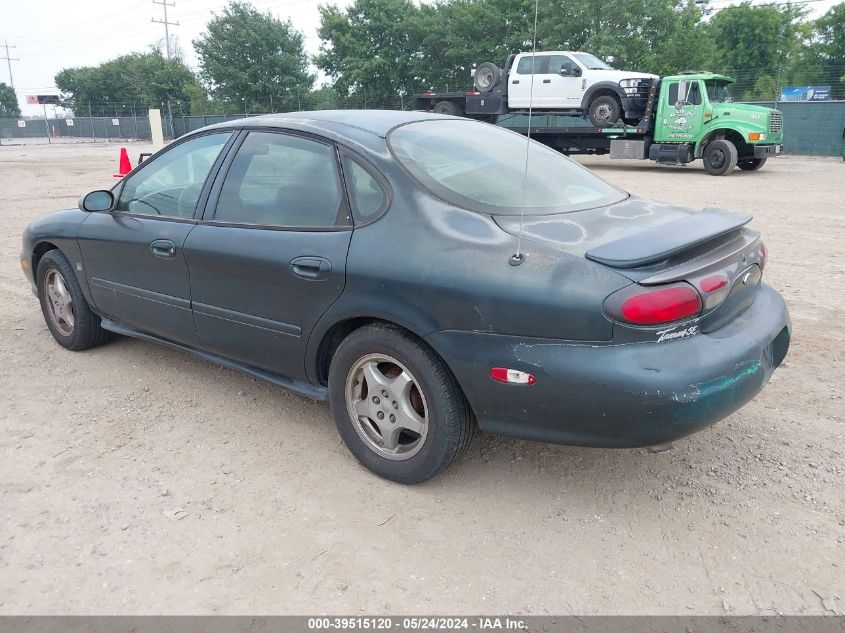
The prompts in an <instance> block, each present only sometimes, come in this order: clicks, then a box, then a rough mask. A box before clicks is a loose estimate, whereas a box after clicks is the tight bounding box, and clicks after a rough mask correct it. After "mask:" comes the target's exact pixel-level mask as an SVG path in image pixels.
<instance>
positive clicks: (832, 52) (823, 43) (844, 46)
mask: <svg viewBox="0 0 845 633" xmlns="http://www.w3.org/2000/svg"><path fill="white" fill-rule="evenodd" d="M813 32H814V35H815V36H816V38H817V45H816V46H815V48H816V50H818V52H819V57H820V59H821V61H822V63H825V64H830V65H831V66H834V67H838V69H839V70H840V71H841V70H843V69H845V3H840V4H837V5H836V6H834V7H832V8H831V9H830V10H829V11H828V12H827V13H825V14H824V15H823V16H822V17H820V18H819V19H818V20H816V21H815V22H814V23H813Z"/></svg>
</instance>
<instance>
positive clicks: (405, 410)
mask: <svg viewBox="0 0 845 633" xmlns="http://www.w3.org/2000/svg"><path fill="white" fill-rule="evenodd" d="M329 402H330V404H331V408H332V414H333V415H334V419H335V424H336V425H337V430H338V432H339V433H340V436H341V438H342V439H343V442H344V443H345V444H346V446H347V448H348V449H349V451H350V452H351V453H352V454H353V455H354V456H355V458H356V459H357V460H358V461H359V462H360V463H361V464H362V465H364V466H365V467H367V468H368V469H369V470H371V471H372V472H374V473H375V474H376V475H378V476H380V477H383V478H385V479H389V480H390V481H395V482H398V483H402V484H417V483H421V482H423V481H426V480H428V479H431V478H432V477H435V476H436V475H438V474H440V473H441V472H443V471H444V470H445V469H446V468H448V467H449V466H450V465H451V464H453V463H454V462H455V461H457V460H458V459H459V458H460V457H461V455H463V454H464V452H465V451H466V449H467V446H469V443H470V441H471V439H472V435H473V432H474V429H475V420H474V417H473V415H472V411H471V409H470V407H469V403H468V402H467V400H466V398H465V397H464V395H463V392H462V391H461V388H460V386H459V385H458V383H457V381H456V380H455V377H454V376H453V375H452V373H451V371H449V368H448V367H446V365H445V364H444V363H443V361H442V360H441V359H440V357H439V356H437V354H435V353H434V351H432V350H431V348H429V347H428V346H427V345H426V344H425V343H424V342H422V341H421V340H420V339H418V338H416V337H415V336H413V335H411V334H410V333H409V332H407V331H406V330H403V329H402V328H399V327H396V326H393V325H388V324H374V325H369V326H365V327H362V328H360V329H358V330H355V331H354V332H353V333H352V334H350V335H349V336H348V337H347V338H345V339H344V340H343V341H342V342H341V344H340V345H339V346H338V348H337V351H336V352H335V354H334V357H333V358H332V361H331V366H330V368H329Z"/></svg>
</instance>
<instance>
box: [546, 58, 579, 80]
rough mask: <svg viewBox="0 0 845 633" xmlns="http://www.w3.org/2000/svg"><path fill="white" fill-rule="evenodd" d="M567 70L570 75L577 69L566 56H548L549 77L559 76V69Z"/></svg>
mask: <svg viewBox="0 0 845 633" xmlns="http://www.w3.org/2000/svg"><path fill="white" fill-rule="evenodd" d="M561 68H565V69H567V70H568V71H569V72H570V74H572V73H574V72H575V69H576V68H578V66H577V64H576V63H575V62H573V61H572V60H571V59H569V58H568V57H567V56H566V55H550V56H549V71H548V74H550V75H559V74H560V69H561Z"/></svg>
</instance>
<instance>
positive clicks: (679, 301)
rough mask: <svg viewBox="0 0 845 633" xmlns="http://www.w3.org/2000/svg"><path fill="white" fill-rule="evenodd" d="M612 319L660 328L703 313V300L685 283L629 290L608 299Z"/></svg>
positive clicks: (607, 304)
mask: <svg viewBox="0 0 845 633" xmlns="http://www.w3.org/2000/svg"><path fill="white" fill-rule="evenodd" d="M605 307H606V309H607V311H608V313H609V314H610V315H611V316H614V317H616V318H618V319H619V320H621V321H627V322H628V323H633V324H635V325H657V324H660V323H670V322H672V321H679V320H681V319H686V318H688V317H691V316H695V315H696V314H698V313H699V312H700V311H701V297H700V296H699V295H698V293H697V292H696V291H695V289H694V288H693V287H692V286H689V285H687V284H684V283H680V284H675V285H673V286H666V287H663V288H654V289H651V288H642V287H637V286H633V287H630V288H626V289H624V290H623V291H621V292H620V293H616V295H611V297H609V298H608V300H607V302H606V304H605Z"/></svg>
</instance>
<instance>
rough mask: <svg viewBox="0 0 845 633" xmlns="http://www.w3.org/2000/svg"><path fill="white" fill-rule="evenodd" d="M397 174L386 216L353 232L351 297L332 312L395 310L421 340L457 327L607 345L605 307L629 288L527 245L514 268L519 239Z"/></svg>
mask: <svg viewBox="0 0 845 633" xmlns="http://www.w3.org/2000/svg"><path fill="white" fill-rule="evenodd" d="M397 171H398V168H396V169H395V170H394V171H393V172H392V173H390V174H388V175H389V177H390V180H391V183H392V186H393V193H394V197H393V201H392V204H391V208H390V210H389V211H388V213H387V214H386V215H385V217H383V218H382V219H381V220H379V221H377V222H375V223H373V224H371V225H368V226H364V227H362V228H360V229H356V230H355V231H354V234H353V236H352V241H351V244H350V249H349V256H348V263H347V282H346V291H345V292H344V295H343V297H342V298H341V300H340V301H338V303H337V304H336V305H335V306H334V307H333V308H334V310H337V311H338V312H339V313H342V312H344V309H345V308H346V306H348V305H351V304H356V305H358V306H360V308H359V309H360V310H363V309H364V308H365V306H368V305H369V306H372V308H373V309H374V310H379V311H380V312H385V311H394V312H398V313H400V314H402V315H404V316H405V319H406V321H407V322H409V323H412V324H414V326H415V327H416V328H418V329H415V330H414V331H415V333H416V334H418V335H420V336H425V335H426V334H429V333H431V332H432V331H436V330H452V329H454V330H469V331H478V332H491V333H497V334H517V335H522V336H529V337H544V338H555V339H569V340H580V341H608V340H610V338H611V336H612V325H611V323H610V322H609V321H608V320H607V319H606V318H605V317H604V315H603V313H602V308H601V306H602V302H603V300H604V298H605V297H606V296H607V295H608V294H610V293H611V292H614V291H615V290H617V289H619V288H621V287H623V286H625V285H628V284H629V283H630V281H629V280H627V279H626V278H624V277H622V276H621V275H619V274H617V273H615V272H613V271H611V270H610V269H607V268H605V267H603V266H601V265H598V264H595V263H593V262H588V261H586V260H585V259H584V258H583V257H582V256H576V255H571V254H568V253H566V252H562V251H561V250H560V249H555V248H552V247H550V246H547V245H543V244H538V243H536V242H531V241H527V240H525V241H523V250H524V251H525V252H527V254H528V256H527V258H526V261H525V263H524V264H522V265H521V266H516V267H514V266H511V265H509V263H508V260H509V258H510V256H511V255H512V254H513V253H514V252H515V249H516V242H517V238H516V237H515V236H513V235H510V234H508V233H506V232H505V231H503V230H502V229H501V228H500V227H499V226H498V225H497V224H496V222H494V221H493V219H492V218H491V217H489V216H486V215H483V214H479V213H474V212H470V211H466V210H463V209H457V208H455V207H451V206H449V205H447V204H445V203H443V202H440V201H439V200H437V199H435V198H433V197H431V196H430V195H429V194H427V193H426V192H424V191H423V190H422V189H420V188H419V187H418V186H417V185H416V184H415V183H413V182H412V181H411V180H410V178H408V177H407V176H406V175H405V174H404V172H401V173H397ZM330 312H332V311H330Z"/></svg>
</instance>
